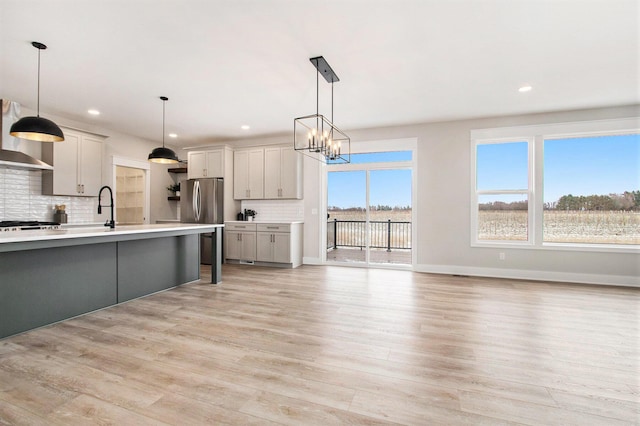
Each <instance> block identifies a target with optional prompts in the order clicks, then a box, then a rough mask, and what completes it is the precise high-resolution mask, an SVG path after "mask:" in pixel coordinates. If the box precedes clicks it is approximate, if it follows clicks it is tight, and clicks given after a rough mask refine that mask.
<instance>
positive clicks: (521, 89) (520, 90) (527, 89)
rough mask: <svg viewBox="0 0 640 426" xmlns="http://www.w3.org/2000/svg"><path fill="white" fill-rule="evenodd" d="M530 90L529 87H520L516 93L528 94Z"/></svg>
mask: <svg viewBox="0 0 640 426" xmlns="http://www.w3.org/2000/svg"><path fill="white" fill-rule="evenodd" d="M531 89H533V87H531V86H528V85H527V86H522V87H521V88H519V89H518V92H520V93H524V92H530V91H531Z"/></svg>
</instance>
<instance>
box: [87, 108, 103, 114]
mask: <svg viewBox="0 0 640 426" xmlns="http://www.w3.org/2000/svg"><path fill="white" fill-rule="evenodd" d="M87 112H88V113H89V114H91V115H100V111H98V110H97V109H90V110H88V111H87Z"/></svg>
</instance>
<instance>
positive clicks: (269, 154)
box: [264, 147, 302, 199]
mask: <svg viewBox="0 0 640 426" xmlns="http://www.w3.org/2000/svg"><path fill="white" fill-rule="evenodd" d="M300 157H301V156H300V155H299V154H298V153H297V152H296V151H295V150H294V149H293V148H290V147H272V148H265V149H264V198H266V199H279V198H280V199H282V198H297V199H300V198H302V159H301V158H300Z"/></svg>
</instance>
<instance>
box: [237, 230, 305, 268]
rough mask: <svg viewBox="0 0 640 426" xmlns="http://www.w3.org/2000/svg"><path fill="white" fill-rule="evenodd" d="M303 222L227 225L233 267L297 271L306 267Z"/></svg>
mask: <svg viewBox="0 0 640 426" xmlns="http://www.w3.org/2000/svg"><path fill="white" fill-rule="evenodd" d="M302 225H303V224H302V222H290V223H266V222H258V223H256V222H236V221H232V222H225V235H226V255H225V256H226V259H227V261H228V262H229V263H234V262H235V263H239V262H240V263H254V264H256V265H264V266H279V267H287V268H297V267H298V266H300V265H301V264H302Z"/></svg>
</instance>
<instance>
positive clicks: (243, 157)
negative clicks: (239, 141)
mask: <svg viewBox="0 0 640 426" xmlns="http://www.w3.org/2000/svg"><path fill="white" fill-rule="evenodd" d="M263 182H264V149H263V148H256V149H247V150H239V151H235V152H234V153H233V198H234V199H236V200H256V199H262V198H264V184H263Z"/></svg>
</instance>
